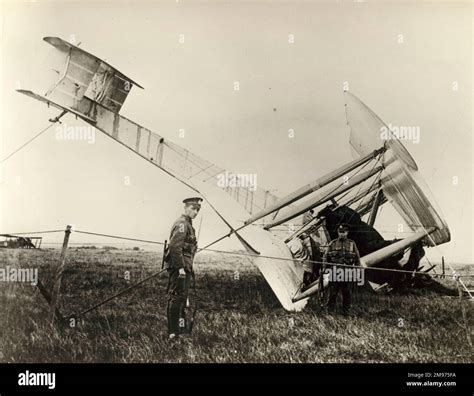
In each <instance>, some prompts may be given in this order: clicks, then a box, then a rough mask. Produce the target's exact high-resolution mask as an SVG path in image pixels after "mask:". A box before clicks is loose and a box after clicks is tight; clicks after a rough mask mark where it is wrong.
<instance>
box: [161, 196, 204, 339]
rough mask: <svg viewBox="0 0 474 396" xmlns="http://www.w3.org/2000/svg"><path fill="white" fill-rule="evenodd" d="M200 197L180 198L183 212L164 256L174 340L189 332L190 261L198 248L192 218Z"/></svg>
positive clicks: (199, 205)
mask: <svg viewBox="0 0 474 396" xmlns="http://www.w3.org/2000/svg"><path fill="white" fill-rule="evenodd" d="M201 202H202V198H198V197H193V198H187V199H185V200H184V201H183V203H184V213H183V214H182V215H181V216H180V217H179V218H178V219H177V220H176V221H175V222H174V224H173V226H172V227H171V233H170V243H169V247H168V251H167V252H166V255H165V264H166V265H167V268H168V272H169V281H168V306H167V317H168V335H169V338H170V339H173V338H175V337H177V336H179V334H185V333H189V332H191V323H190V322H189V321H188V319H187V318H186V315H185V310H186V304H187V302H188V294H189V285H190V283H191V279H192V277H193V276H194V273H193V260H194V255H195V254H196V250H197V239H196V233H195V230H194V227H193V222H192V221H193V219H194V218H195V217H196V216H197V215H198V213H199V210H200V209H201Z"/></svg>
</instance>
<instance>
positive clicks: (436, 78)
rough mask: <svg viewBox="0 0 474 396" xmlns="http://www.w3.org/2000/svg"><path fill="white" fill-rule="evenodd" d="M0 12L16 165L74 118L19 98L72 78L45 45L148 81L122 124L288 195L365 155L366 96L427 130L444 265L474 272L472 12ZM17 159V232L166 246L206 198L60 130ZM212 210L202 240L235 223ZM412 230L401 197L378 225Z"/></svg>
mask: <svg viewBox="0 0 474 396" xmlns="http://www.w3.org/2000/svg"><path fill="white" fill-rule="evenodd" d="M0 4H1V5H0V7H1V8H0V10H1V11H0V12H1V46H0V49H1V64H0V67H1V83H2V91H1V97H0V100H1V102H0V109H1V113H0V116H1V140H0V142H1V147H0V155H1V158H2V159H3V158H5V157H6V156H7V155H8V154H9V153H11V152H12V151H13V150H15V149H16V148H17V147H19V146H20V145H21V144H23V143H24V142H25V141H27V140H28V139H30V138H31V137H33V136H34V135H35V134H36V133H38V132H39V131H40V130H41V129H42V128H44V127H45V126H47V125H48V119H49V118H51V117H55V116H56V115H58V111H57V110H54V109H51V108H47V107H46V106H45V105H44V104H42V103H40V102H37V101H34V100H32V99H30V98H27V97H25V96H23V95H20V94H18V93H16V92H15V89H16V88H24V89H32V90H33V91H35V92H38V93H42V94H44V92H45V91H46V88H47V86H48V84H49V82H50V81H51V77H52V76H53V77H54V76H55V73H54V72H52V71H51V68H54V67H58V66H57V65H55V59H56V58H55V49H54V48H53V47H51V46H50V45H48V44H47V43H45V42H43V41H42V38H43V37H44V36H57V37H61V38H63V39H65V40H73V41H75V42H76V43H80V46H81V48H83V49H85V50H87V51H89V52H91V53H93V54H95V55H97V56H99V57H101V58H103V59H105V60H106V61H107V62H109V63H110V64H112V65H113V66H114V67H117V68H118V69H119V70H120V71H122V72H123V73H124V74H126V75H127V76H130V77H131V78H132V79H133V80H135V81H137V82H138V83H139V84H141V85H142V86H143V87H144V88H145V89H144V90H141V89H138V88H137V87H134V88H133V89H132V91H131V93H130V95H129V96H128V98H127V101H126V102H125V104H124V106H123V108H122V110H121V114H122V115H124V116H125V117H127V118H129V119H132V120H134V121H136V122H138V123H139V124H141V125H143V126H145V127H147V128H150V129H151V130H153V131H155V132H157V133H159V134H161V135H163V136H165V137H166V138H167V139H169V140H172V141H174V142H176V143H178V144H180V145H182V146H183V147H186V148H187V149H189V150H191V151H192V152H194V153H196V154H198V155H200V156H201V157H203V158H206V159H208V160H210V161H212V162H214V163H215V164H217V165H219V166H221V167H223V168H225V169H228V170H231V171H234V172H237V173H251V174H257V175H258V183H259V186H262V187H264V188H266V189H268V190H272V191H273V192H274V193H275V194H277V195H280V196H283V195H285V194H287V193H289V192H291V191H292V190H294V189H296V188H298V187H299V186H302V185H304V184H306V183H308V182H309V181H311V180H314V179H316V178H317V177H319V176H321V175H323V174H325V173H327V172H328V171H330V170H332V169H334V168H336V167H338V166H340V165H342V164H343V163H346V162H349V161H350V160H352V156H351V151H350V147H349V145H348V138H349V128H348V126H347V125H346V119H345V113H344V98H343V89H349V90H350V91H351V92H353V93H354V94H356V95H357V96H358V97H359V98H361V99H362V100H363V101H364V102H365V103H366V104H367V105H368V106H369V107H371V108H372V109H373V110H374V111H375V112H376V113H377V114H378V115H379V116H380V117H381V118H382V119H383V120H384V121H385V122H386V123H387V124H389V123H390V124H392V125H395V126H397V125H399V126H416V127H419V128H420V139H419V142H415V141H407V142H405V145H406V147H407V149H408V150H409V151H410V153H411V154H412V156H413V157H414V158H415V160H416V161H417V164H418V167H419V169H420V172H421V174H422V175H423V177H424V178H425V180H426V182H427V184H428V185H429V186H430V189H431V191H432V192H433V195H434V196H435V197H436V201H437V203H438V206H439V207H440V208H441V211H442V214H443V215H444V217H445V219H446V221H447V223H448V225H449V226H450V229H451V234H452V241H451V242H450V243H448V244H444V245H442V246H439V247H438V248H434V249H429V251H428V255H429V257H430V258H431V259H432V260H433V261H437V260H439V259H440V256H441V255H444V256H445V257H446V259H447V260H448V261H452V262H465V263H472V262H473V258H474V257H473V256H474V250H473V244H472V241H473V224H474V221H473V212H472V206H473V205H472V204H473V160H472V151H473V135H472V126H473V101H472V92H473V86H472V80H473V74H472V73H473V67H472V66H473V65H472V54H473V38H472V21H473V12H472V5H471V4H469V3H456V2H447V3H433V4H428V3H421V2H407V3H403V4H401V3H373V2H325V3H321V2H263V1H258V2H257V1H256V2H190V1H181V0H180V1H167V2H137V3H136V2H133V3H132V2H113V1H109V2H102V3H100V2H80V3H74V2H42V1H36V2H25V3H21V2H2V3H0ZM236 82H238V84H239V90H238V91H236V90H235V89H234V87H235V83H236ZM74 123H76V124H77V121H76V120H75V119H74V118H73V117H72V116H69V115H68V116H66V117H64V118H63V125H66V126H67V125H68V124H69V125H73V124H74ZM290 129H291V130H293V131H294V137H292V138H291V139H290V138H289V133H288V131H289V130H290ZM182 130H184V131H185V134H184V137H182V133H181V134H180V131H182ZM1 166H2V168H1V171H2V173H1V185H0V199H1V202H0V203H1V207H0V232H1V233H7V232H11V233H13V232H28V231H39V230H55V229H64V228H65V226H66V224H73V225H74V226H75V227H76V229H79V230H85V231H93V232H102V233H106V234H114V235H123V236H131V237H135V238H144V239H149V240H159V241H160V240H164V239H166V238H167V237H168V233H169V228H170V225H171V223H172V222H173V220H174V219H175V218H176V217H177V216H179V214H180V213H181V211H182V204H181V200H182V199H183V198H184V197H186V196H189V195H190V194H192V192H191V191H190V190H189V189H187V188H186V187H184V186H182V185H180V184H179V183H178V182H176V181H175V180H173V179H170V178H169V176H167V175H165V174H163V173H162V172H160V171H159V170H158V169H156V168H155V167H153V166H152V165H150V164H148V163H146V162H145V161H143V160H142V159H140V158H139V157H137V156H134V155H132V154H131V152H130V151H128V150H126V149H124V148H123V147H122V146H120V145H118V144H116V143H115V142H113V141H112V140H110V139H109V138H108V137H106V136H104V135H102V134H101V133H100V132H97V133H96V134H95V140H94V142H93V143H91V142H88V141H86V140H82V141H78V140H76V141H66V140H59V139H57V137H56V133H55V128H54V127H53V128H51V129H50V130H49V131H47V132H46V133H44V134H43V135H41V136H40V137H39V138H38V139H36V140H35V141H34V142H33V143H31V144H30V145H28V146H27V147H26V148H24V149H22V150H21V151H20V152H18V153H17V154H15V155H14V156H12V157H11V158H10V159H8V160H6V161H5V162H3V163H2V164H1ZM200 217H202V223H201V219H200V218H198V219H197V220H196V224H197V225H199V224H201V229H202V233H201V236H200V238H201V240H200V243H201V242H202V243H206V242H208V241H210V240H213V238H215V237H216V236H218V235H221V234H223V233H225V232H226V231H227V230H226V227H225V226H224V225H223V224H222V223H220V222H219V220H218V219H216V216H215V215H214V214H213V213H212V211H211V210H210V209H209V208H203V210H202V213H201V215H200ZM399 223H400V217H399V216H398V215H397V213H396V212H395V211H394V210H393V209H392V208H390V206H389V205H386V206H385V207H384V208H383V210H382V212H381V214H380V216H379V218H378V220H377V223H376V226H377V228H378V229H379V230H381V231H383V234H384V236H386V237H387V238H393V237H396V236H400V235H397V228H398V224H399ZM57 238H59V239H58V240H60V239H61V238H62V236H61V234H58V235H57ZM90 240H91V238H90V237H88V238H85V236H84V235H78V234H75V235H74V241H77V242H79V241H90ZM226 244H227V245H226ZM223 246H226V247H227V248H233V247H235V248H238V247H239V246H238V244H237V243H235V241H226V242H225V243H224V245H223ZM216 247H220V246H219V245H216Z"/></svg>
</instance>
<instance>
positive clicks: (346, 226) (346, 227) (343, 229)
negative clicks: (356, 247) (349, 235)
mask: <svg viewBox="0 0 474 396" xmlns="http://www.w3.org/2000/svg"><path fill="white" fill-rule="evenodd" d="M337 230H338V231H341V232H347V231H349V224H346V223H342V224H340V225H339V227H337Z"/></svg>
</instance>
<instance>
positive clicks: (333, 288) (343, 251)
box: [323, 224, 360, 315]
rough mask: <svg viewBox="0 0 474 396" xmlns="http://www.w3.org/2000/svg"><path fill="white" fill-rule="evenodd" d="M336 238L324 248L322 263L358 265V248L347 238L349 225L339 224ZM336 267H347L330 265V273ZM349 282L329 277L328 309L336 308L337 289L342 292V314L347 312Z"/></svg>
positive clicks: (333, 272)
mask: <svg viewBox="0 0 474 396" xmlns="http://www.w3.org/2000/svg"><path fill="white" fill-rule="evenodd" d="M337 232H338V238H336V239H333V240H332V241H331V242H330V243H329V246H328V248H327V250H326V253H325V254H324V257H323V262H324V263H335V264H336V263H337V264H345V265H351V266H356V265H357V266H359V265H360V256H359V250H358V249H357V246H356V244H355V242H354V241H353V240H352V239H349V238H347V235H348V234H349V226H348V225H347V224H341V225H340V226H339V227H338V229H337ZM336 268H347V267H336V266H330V270H331V271H332V274H335V269H336ZM350 286H351V282H350V281H348V280H347V279H344V280H342V281H340V280H335V279H331V277H330V282H329V301H328V310H329V312H333V311H334V309H335V308H336V301H337V295H338V293H339V290H341V292H342V308H343V312H344V315H348V314H349V308H350V305H351V290H350Z"/></svg>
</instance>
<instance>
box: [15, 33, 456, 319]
mask: <svg viewBox="0 0 474 396" xmlns="http://www.w3.org/2000/svg"><path fill="white" fill-rule="evenodd" d="M44 41H46V42H47V43H49V44H51V45H52V46H54V47H55V48H56V50H57V51H58V53H59V55H60V57H61V59H62V64H63V70H62V71H61V72H60V74H59V79H58V80H57V81H55V83H54V84H53V85H52V86H51V88H50V89H48V91H47V92H46V93H45V94H44V95H39V94H36V93H33V92H31V91H28V90H18V91H19V92H21V93H23V94H25V95H27V96H30V97H33V98H35V99H37V100H40V101H42V102H44V103H46V104H48V106H53V107H56V108H58V109H59V110H61V113H60V114H59V115H58V117H56V118H55V119H52V120H50V121H52V122H57V121H59V119H60V118H61V117H62V116H64V115H65V114H67V113H71V114H73V115H74V116H76V117H77V118H80V119H82V120H84V121H85V122H87V123H89V124H90V125H92V126H93V127H95V128H96V129H97V130H99V131H101V132H103V133H104V134H106V135H108V136H109V137H111V138H112V139H114V140H115V141H117V142H119V143H121V144H122V145H124V146H125V147H127V148H129V149H130V150H132V151H133V152H134V153H136V154H138V155H139V156H141V157H142V158H143V159H145V160H147V161H149V162H151V163H152V164H154V165H155V166H157V167H158V168H160V169H161V170H162V171H164V172H166V173H167V174H169V175H170V176H172V177H174V178H176V179H178V180H179V181H181V182H182V183H184V184H185V185H187V186H188V187H189V188H191V189H192V190H194V191H195V192H198V193H199V194H201V195H202V197H204V199H205V200H206V202H207V203H208V204H209V206H210V207H211V208H212V210H214V211H215V212H216V213H217V215H218V216H219V217H220V219H222V221H223V222H224V223H225V224H226V225H227V226H228V227H229V233H228V234H227V235H225V236H231V235H233V236H235V237H237V238H238V240H239V241H240V242H241V243H242V245H243V246H244V248H245V249H246V250H247V252H248V253H250V257H251V258H252V261H253V263H254V264H255V265H256V266H257V267H258V269H259V270H260V271H261V273H262V274H263V276H264V277H265V279H266V280H267V282H268V283H269V285H270V287H271V288H272V290H273V291H274V293H275V295H276V296H277V298H278V300H279V301H280V303H281V304H282V306H283V307H284V308H285V309H286V310H292V311H299V310H301V309H303V308H304V306H305V305H306V303H307V301H308V298H309V297H310V296H311V295H312V294H314V293H316V292H317V291H318V289H319V288H320V287H323V286H324V285H325V284H326V282H324V281H323V282H319V281H315V282H314V283H313V284H311V285H309V287H307V288H305V289H304V290H302V289H301V284H302V279H303V268H302V265H301V262H300V261H298V260H295V259H294V258H293V257H292V254H291V252H290V249H289V247H288V243H290V242H291V241H292V240H293V239H294V238H300V237H301V236H302V235H304V236H305V237H308V236H309V237H311V238H313V239H315V240H317V241H318V242H319V244H320V245H321V246H324V245H327V243H328V242H329V240H330V239H331V238H334V237H335V236H336V229H337V226H338V225H339V224H340V223H341V222H344V223H349V224H350V225H351V231H350V234H349V238H351V239H353V240H354V241H355V242H356V243H357V245H358V247H359V251H360V253H361V264H362V265H363V266H365V267H367V268H369V267H380V268H389V269H390V268H392V269H409V270H410V271H415V272H416V271H418V270H419V269H420V265H419V263H420V259H421V258H422V257H423V255H424V250H423V247H426V246H435V245H440V244H443V243H446V242H448V241H449V240H450V233H449V229H448V226H447V224H446V222H445V221H444V219H443V217H442V215H441V212H440V210H439V209H438V208H437V207H436V205H435V201H434V199H433V198H432V196H431V193H430V191H429V190H428V188H427V186H426V185H425V183H424V182H423V179H422V178H421V176H420V174H419V172H418V167H417V165H416V163H415V161H414V160H413V158H412V157H411V156H410V154H409V153H408V151H407V150H406V149H405V147H404V146H403V144H402V143H401V142H400V141H399V140H397V139H396V138H395V137H393V139H384V140H382V139H381V134H380V131H381V128H383V127H386V125H385V124H384V123H383V121H382V120H380V118H378V117H377V116H376V115H375V114H374V113H373V112H372V111H371V110H370V109H369V108H368V107H367V106H366V105H365V104H363V103H362V102H361V101H360V100H359V99H357V98H356V97H355V96H354V95H353V94H351V93H350V92H345V93H344V95H345V102H346V104H345V106H346V117H347V122H348V125H349V126H350V139H349V142H350V144H351V146H352V148H353V150H354V151H353V152H354V154H355V157H356V158H355V159H354V160H353V161H351V162H350V163H348V164H345V165H343V166H341V167H339V168H338V169H336V170H334V171H332V172H330V173H329V174H327V175H324V176H322V177H319V178H318V179H316V180H314V181H311V182H310V183H308V184H307V185H305V186H303V187H301V188H299V189H298V190H296V191H294V192H293V193H291V194H289V195H287V196H285V197H282V198H278V197H276V196H275V195H274V194H272V193H270V192H269V191H268V190H265V189H264V188H262V187H257V188H255V186H251V187H245V186H242V185H239V183H236V185H235V186H233V187H232V186H226V187H220V186H219V183H218V182H217V181H218V178H219V176H220V175H222V174H223V173H225V172H227V171H226V170H224V169H222V168H220V167H218V166H216V165H214V164H212V163H211V162H209V161H206V160H204V159H202V158H200V157H198V156H197V155H195V154H193V153H191V152H190V151H188V150H186V149H184V148H182V147H180V146H179V145H177V144H175V143H173V142H171V141H169V140H168V139H166V138H165V137H163V136H161V135H158V134H156V133H154V132H152V131H150V130H149V129H147V128H145V127H143V126H141V125H139V124H137V123H135V122H133V121H131V120H129V119H127V118H125V117H123V116H122V115H121V114H120V110H121V108H122V105H123V103H124V102H125V100H126V98H127V97H128V95H129V93H130V90H131V88H132V87H133V86H134V85H136V86H137V87H140V85H138V84H137V83H136V82H134V81H133V80H131V79H130V78H129V77H127V76H125V75H124V74H122V73H121V72H119V71H118V70H116V69H115V68H114V67H112V66H110V65H109V64H108V63H106V62H104V61H103V60H101V59H100V58H97V57H96V56H94V55H92V54H90V53H88V52H86V51H84V50H83V49H82V48H79V47H77V46H75V45H73V44H71V43H68V42H66V41H64V40H62V39H60V38H57V37H45V38H44ZM140 88H141V87H140ZM387 202H389V203H391V204H392V205H393V206H394V207H395V209H396V210H397V212H398V213H399V214H400V215H401V217H402V218H403V220H404V221H405V223H406V224H407V225H408V227H409V228H410V230H411V234H410V236H409V237H407V238H405V239H400V240H395V241H386V240H384V238H383V237H382V236H381V235H380V234H379V232H378V231H377V230H376V229H375V228H374V224H375V220H376V217H377V213H378V211H379V209H380V208H381V207H382V205H384V204H385V203H387ZM310 210H311V211H312V212H313V213H316V214H315V215H312V216H309V217H308V215H307V214H308V212H309V211H310ZM366 215H368V219H367V220H366V221H363V220H362V219H363V217H364V216H366ZM302 218H303V219H304V220H303V221H301V219H302ZM242 219H247V220H245V221H244V222H242ZM257 221H259V223H258V224H257V223H256V222H257ZM281 224H285V225H287V231H286V232H285V234H284V235H283V236H282V235H281V232H279V231H277V228H276V227H277V226H279V225H281ZM225 236H224V237H225ZM221 239H223V238H221ZM367 272H368V277H369V281H370V284H371V286H372V287H373V288H374V289H380V288H381V287H382V286H387V285H388V286H389V287H395V286H396V284H398V283H400V282H403V279H401V278H400V275H399V274H394V273H390V272H377V271H367Z"/></svg>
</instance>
